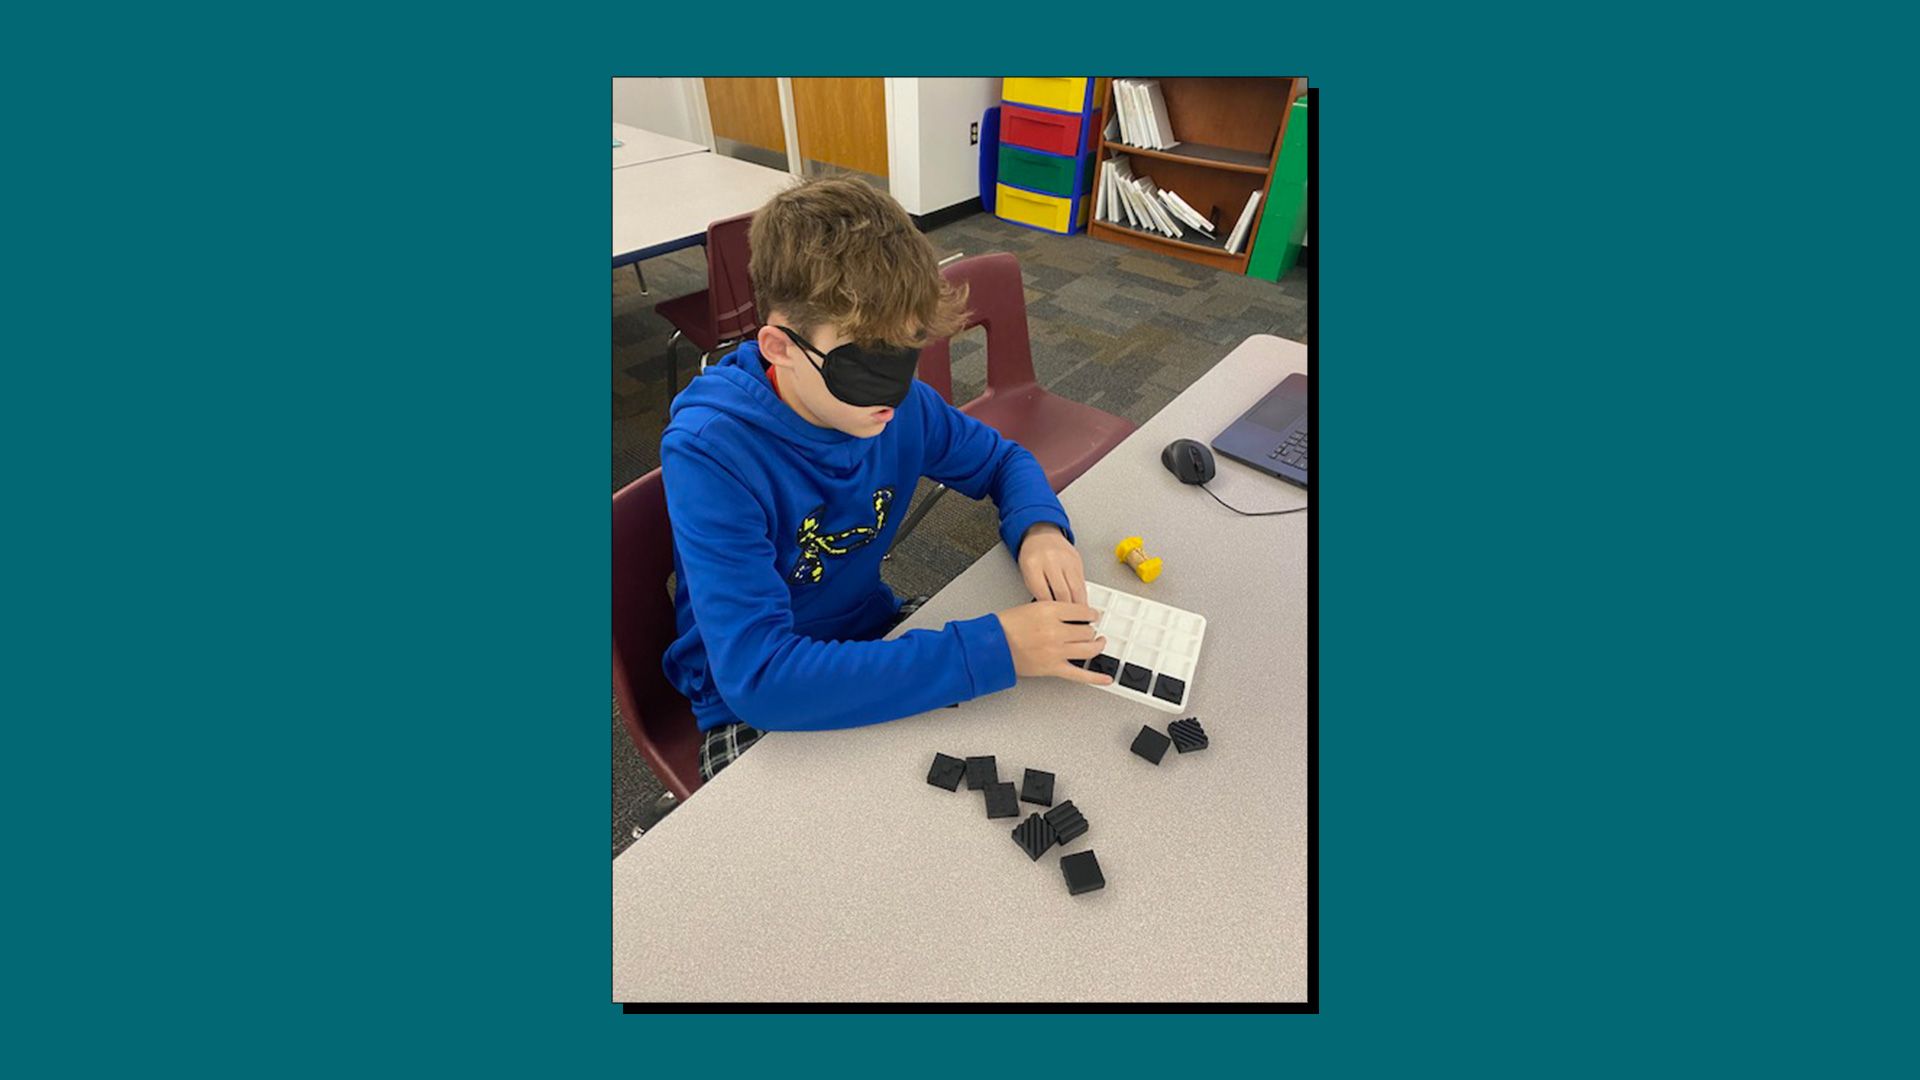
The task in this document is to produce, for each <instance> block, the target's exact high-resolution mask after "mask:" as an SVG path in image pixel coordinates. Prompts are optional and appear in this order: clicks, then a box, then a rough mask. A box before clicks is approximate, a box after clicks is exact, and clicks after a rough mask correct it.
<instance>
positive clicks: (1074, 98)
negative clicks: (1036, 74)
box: [1000, 78, 1091, 112]
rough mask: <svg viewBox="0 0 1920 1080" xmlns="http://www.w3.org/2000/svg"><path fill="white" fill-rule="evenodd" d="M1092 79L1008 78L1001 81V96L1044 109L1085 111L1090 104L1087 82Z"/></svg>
mask: <svg viewBox="0 0 1920 1080" xmlns="http://www.w3.org/2000/svg"><path fill="white" fill-rule="evenodd" d="M1090 81H1091V80H1089V79H1085V78H1079V79H1016V78H1008V79H1005V80H1003V81H1002V82H1001V87H1000V96H1001V97H1002V98H1004V99H1005V100H1007V101H1010V102H1013V103H1014V104H1015V105H1037V106H1039V107H1040V108H1042V109H1057V110H1059V111H1060V112H1085V111H1087V107H1088V105H1089V104H1090V102H1088V100H1087V83H1088V82H1090Z"/></svg>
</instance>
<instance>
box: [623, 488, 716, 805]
mask: <svg viewBox="0 0 1920 1080" xmlns="http://www.w3.org/2000/svg"><path fill="white" fill-rule="evenodd" d="M671 573H673V532H672V529H671V528H670V527H669V523H668V521H667V489H666V486H665V485H664V484H663V483H662V482H661V479H660V470H659V469H655V470H653V471H652V472H650V473H648V474H647V475H645V476H643V477H641V478H640V479H638V480H635V481H634V482H633V483H631V484H628V485H627V486H626V487H623V488H621V489H620V490H619V491H616V492H614V493H613V694H614V700H615V701H617V702H618V703H619V705H620V715H621V717H622V718H623V719H624V720H625V722H626V725H627V734H628V735H629V736H631V737H632V738H633V745H634V746H635V747H637V748H638V749H639V751H640V756H642V757H644V758H646V759H647V764H648V766H650V767H651V768H652V769H653V771H654V775H656V776H658V777H659V778H660V782H661V783H663V784H665V785H666V786H667V788H668V789H669V790H671V791H672V792H673V793H674V794H675V795H676V796H678V797H680V798H683V799H684V798H686V797H687V796H688V795H691V794H693V792H694V790H695V789H696V788H698V787H699V786H700V732H699V730H698V728H697V726H696V725H695V723H694V719H693V709H692V707H691V706H690V705H688V703H687V699H686V698H684V697H681V696H680V692H679V691H677V690H675V689H674V688H673V685H672V684H671V683H669V682H667V676H666V674H665V672H663V671H661V669H660V659H661V657H662V656H663V655H665V653H666V651H667V646H668V645H670V644H672V643H673V639H674V635H675V626H674V619H673V598H672V597H671V596H669V595H668V593H667V576H668V575H669V574H671Z"/></svg>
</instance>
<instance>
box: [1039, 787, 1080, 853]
mask: <svg viewBox="0 0 1920 1080" xmlns="http://www.w3.org/2000/svg"><path fill="white" fill-rule="evenodd" d="M1046 818H1047V824H1048V825H1051V826H1053V836H1054V839H1055V840H1056V841H1057V842H1058V843H1059V844H1060V845H1061V846H1062V847H1065V846H1066V845H1067V843H1068V842H1069V841H1072V840H1076V839H1079V838H1080V837H1081V836H1082V835H1084V834H1085V833H1086V831H1087V819H1086V816H1085V815H1083V814H1081V813H1080V808H1079V807H1077V806H1075V805H1073V800H1072V799H1068V800H1067V801H1066V802H1063V803H1061V804H1060V805H1059V806H1056V807H1054V808H1053V809H1051V810H1049V811H1047V813H1046Z"/></svg>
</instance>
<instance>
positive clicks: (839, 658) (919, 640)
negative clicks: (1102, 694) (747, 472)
mask: <svg viewBox="0 0 1920 1080" xmlns="http://www.w3.org/2000/svg"><path fill="white" fill-rule="evenodd" d="M660 459H661V467H662V469H663V470H664V471H663V478H664V480H665V484H666V489H667V513H668V516H669V517H670V518H671V520H672V522H673V542H674V544H675V546H676V549H677V551H678V553H679V557H680V566H681V572H682V573H683V574H684V575H685V577H686V586H687V592H688V594H689V598H690V600H691V601H692V604H693V619H694V622H695V623H696V624H697V625H698V626H699V627H700V636H701V638H702V639H703V640H704V642H705V644H706V649H707V659H708V662H709V663H710V664H711V665H712V669H713V678H714V684H715V686H716V688H717V689H718V690H719V691H720V696H721V698H723V699H724V700H725V701H726V703H727V706H728V708H730V709H732V710H733V713H734V715H735V716H738V717H739V718H740V719H741V720H743V721H745V722H746V723H747V724H748V725H750V726H752V727H756V728H759V729H761V730H762V731H806V730H816V731H817V730H825V729H828V728H844V727H859V726H861V725H863V724H877V723H880V722H882V721H886V720H895V719H898V718H900V717H902V716H912V715H914V714H916V713H923V712H926V711H927V710H929V709H938V708H941V707H943V706H946V705H951V704H954V703H955V702H960V701H969V700H972V699H973V698H976V697H980V696H981V695H983V694H991V693H994V692H995V691H999V690H1005V689H1007V688H1008V687H1010V686H1012V685H1013V684H1014V682H1015V677H1014V670H1013V656H1012V653H1011V652H1010V651H1009V649H1008V646H1007V637H1006V633H1005V631H1004V630H1002V628H1001V626H1000V620H999V619H998V618H996V617H995V616H993V615H991V614H989V615H984V616H981V617H980V618H977V619H969V620H965V621H959V622H950V623H948V624H947V625H946V626H944V627H942V628H941V629H939V630H913V631H909V632H908V633H906V634H903V635H901V636H900V637H898V638H895V639H894V640H891V641H821V640H818V639H816V638H810V637H804V636H802V635H799V634H796V633H794V629H793V607H792V603H791V600H790V594H789V592H788V586H787V582H786V579H785V578H784V577H783V576H782V575H781V572H780V570H779V568H778V567H777V566H776V564H775V562H774V560H775V558H776V557H777V552H776V550H775V547H774V542H773V539H772V529H771V528H770V527H769V526H768V523H767V519H766V513H765V510H764V509H763V506H762V503H761V501H760V500H759V499H758V498H756V497H755V496H754V494H753V492H752V491H751V490H750V489H749V487H748V485H746V484H744V483H742V482H741V480H740V479H739V478H738V477H736V476H734V475H733V474H732V473H731V472H730V471H729V470H727V469H726V467H725V466H723V465H721V464H720V463H719V462H717V461H715V460H714V459H713V457H712V456H710V455H709V454H708V453H707V452H706V451H705V450H704V449H703V448H702V447H701V444H700V440H699V438H698V436H697V435H693V434H689V433H685V432H669V433H668V434H667V437H666V438H665V439H663V440H662V441H661V445H660Z"/></svg>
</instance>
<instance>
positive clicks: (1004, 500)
mask: <svg viewBox="0 0 1920 1080" xmlns="http://www.w3.org/2000/svg"><path fill="white" fill-rule="evenodd" d="M913 389H914V393H916V394H919V395H920V396H921V405H922V407H923V408H924V409H925V411H926V417H927V422H926V433H927V448H926V454H927V456H926V465H925V469H924V471H925V473H926V475H927V476H929V477H932V478H933V479H935V480H938V481H939V482H940V483H943V484H945V485H947V486H948V487H950V488H952V489H953V490H955V491H957V492H959V493H960V494H962V495H965V496H966V497H967V498H969V499H978V498H982V497H984V496H988V495H991V496H993V504H994V506H995V507H997V508H999V511H1000V538H1001V539H1002V540H1004V541H1006V543H1007V551H1008V552H1010V553H1012V555H1013V557H1014V558H1016V559H1018V558H1019V557H1020V542H1021V540H1023V539H1024V538H1025V537H1026V535H1027V530H1028V529H1031V528H1033V527H1034V526H1035V525H1037V524H1039V523H1040V522H1043V521H1050V522H1052V523H1053V524H1055V525H1058V526H1060V531H1061V532H1064V533H1066V534H1067V542H1068V543H1072V542H1073V526H1072V524H1070V523H1069V522H1068V521H1067V511H1066V509H1065V508H1064V507H1062V506H1061V505H1060V500H1059V499H1058V498H1056V497H1055V496H1054V494H1053V488H1052V487H1051V486H1049V485H1048V483H1047V474H1046V471H1045V470H1043V469H1042V468H1040V463H1039V462H1038V461H1035V460H1034V458H1033V455H1032V454H1030V453H1028V452H1027V450H1026V448H1025V447H1023V446H1021V445H1020V444H1019V443H1017V442H1014V441H1013V440H1012V439H1009V438H1007V437H1006V436H1004V435H1001V434H1000V433H999V432H997V431H995V430H993V429H992V428H990V427H988V426H987V425H985V424H983V423H981V422H980V421H978V420H975V419H974V418H973V417H971V416H968V415H967V414H966V413H963V412H961V411H960V410H959V409H956V408H954V407H953V406H952V405H949V404H947V401H946V399H945V398H942V397H941V396H940V395H939V393H938V392H936V391H935V390H934V389H933V388H932V387H930V386H928V385H927V384H925V383H921V382H916V383H914V387H913Z"/></svg>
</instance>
